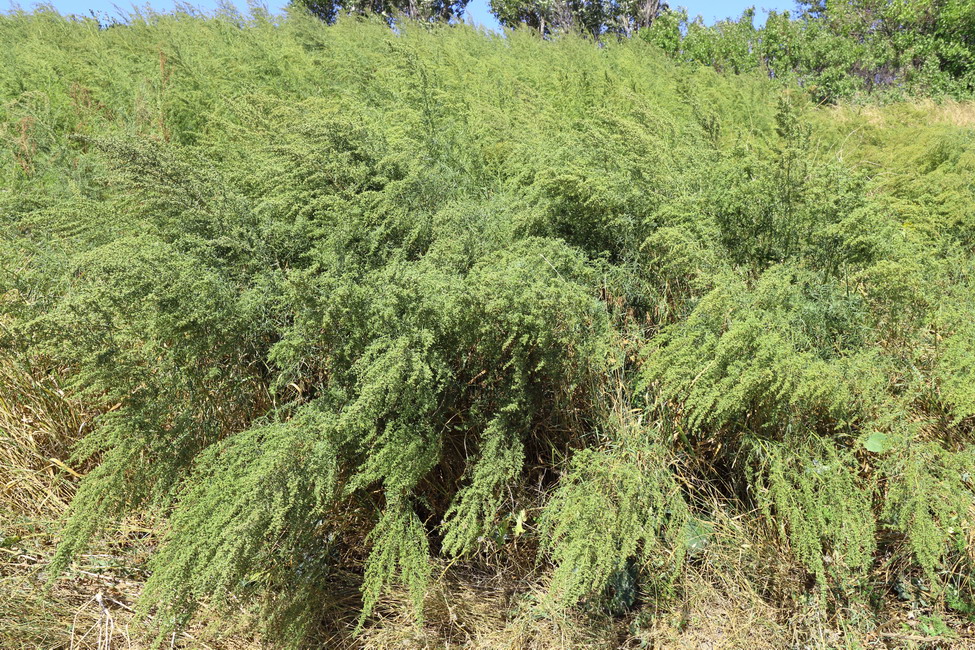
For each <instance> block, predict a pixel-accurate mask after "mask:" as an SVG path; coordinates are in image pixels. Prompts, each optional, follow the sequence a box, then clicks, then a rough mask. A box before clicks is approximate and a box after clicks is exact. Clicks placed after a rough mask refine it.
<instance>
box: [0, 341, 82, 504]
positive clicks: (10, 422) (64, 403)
mask: <svg viewBox="0 0 975 650" xmlns="http://www.w3.org/2000/svg"><path fill="white" fill-rule="evenodd" d="M87 421H88V417H87V415H86V414H85V413H84V411H83V409H82V408H81V406H80V405H79V404H77V403H76V402H74V401H72V400H71V399H69V398H68V397H67V396H66V395H65V393H64V391H63V390H61V388H60V386H59V385H58V381H57V377H56V375H55V374H53V373H40V372H36V371H34V370H33V369H32V368H31V367H30V366H29V365H28V363H27V362H26V361H24V360H16V359H14V358H12V357H11V356H0V508H3V509H5V510H9V511H10V513H11V515H23V516H32V517H36V516H41V517H44V516H50V515H58V514H61V513H63V512H64V510H65V509H66V508H67V504H68V501H69V500H70V499H71V495H72V494H73V492H74V487H73V481H74V480H75V479H77V478H78V477H79V476H80V474H79V473H78V472H77V471H76V470H74V469H72V468H71V467H69V466H68V464H67V458H68V455H69V452H70V449H71V446H72V445H73V444H74V443H75V441H77V440H78V438H79V437H80V436H81V435H82V434H83V432H84V428H85V426H86V423H87Z"/></svg>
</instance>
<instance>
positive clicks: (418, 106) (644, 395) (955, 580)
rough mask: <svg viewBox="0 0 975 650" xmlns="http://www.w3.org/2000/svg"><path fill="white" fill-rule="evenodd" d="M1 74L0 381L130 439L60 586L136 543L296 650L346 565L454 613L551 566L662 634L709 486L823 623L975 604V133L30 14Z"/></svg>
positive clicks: (80, 503) (516, 49) (255, 20)
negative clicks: (793, 580) (452, 584)
mask: <svg viewBox="0 0 975 650" xmlns="http://www.w3.org/2000/svg"><path fill="white" fill-rule="evenodd" d="M0 44H2V45H3V47H2V54H0V57H2V61H3V64H2V65H0V143H2V147H0V179H2V184H0V228H2V230H0V232H2V237H0V345H2V355H0V358H11V359H13V358H18V359H23V360H30V362H31V364H32V367H33V368H35V369H37V368H47V369H50V372H51V373H55V372H56V373H58V374H59V376H60V377H62V381H61V385H62V386H63V387H64V389H65V390H66V391H67V393H68V394H70V396H71V398H72V399H76V400H80V401H82V402H83V403H85V404H86V407H87V408H88V409H89V410H90V411H91V412H93V413H98V415H97V417H96V418H95V419H94V421H93V422H92V423H91V425H90V427H91V428H90V430H89V431H88V433H87V435H86V436H85V437H84V440H83V442H82V443H81V445H80V446H79V447H78V449H77V450H76V452H75V456H74V458H75V463H76V466H77V467H79V468H80V467H92V469H91V470H90V471H89V472H88V473H87V475H86V476H85V478H84V480H83V481H82V482H81V484H80V486H79V489H78V492H77V494H76V496H75V497H74V500H73V503H72V505H71V508H70V512H69V514H68V517H67V520H66V523H65V525H64V528H63V531H62V540H61V544H60V548H59V551H58V554H57V556H56V558H55V561H54V565H53V567H52V569H53V572H57V571H64V570H66V569H68V568H69V567H70V566H71V562H72V558H73V557H76V556H77V554H78V553H80V552H82V550H83V549H84V548H85V547H86V545H88V544H89V543H90V542H91V541H92V539H94V538H95V537H96V536H97V535H99V533H100V531H101V530H103V529H104V528H105V527H106V526H108V525H109V524H110V523H111V522H112V521H114V520H116V519H118V518H120V517H124V516H126V515H128V514H131V513H134V512H139V513H145V514H146V515H148V516H150V517H151V518H152V520H153V521H154V522H155V526H156V527H157V529H158V531H159V534H160V538H161V542H160V545H159V547H158V548H157V550H156V551H155V553H154V555H153V556H152V558H151V560H150V569H151V577H150V578H149V581H148V584H147V585H146V588H145V592H144V595H143V603H142V604H143V608H144V611H145V612H150V611H152V612H156V614H157V616H156V620H158V621H161V622H163V623H164V624H165V625H167V626H180V625H184V624H186V623H187V622H188V621H189V620H190V618H191V617H192V615H193V613H194V610H195V608H196V607H197V606H198V603H200V602H201V601H208V602H210V603H215V604H219V603H221V602H224V603H227V602H236V600H237V599H241V598H243V599H248V600H251V601H254V602H260V603H262V604H263V605H264V606H265V607H266V612H267V617H266V618H265V619H264V620H267V621H268V622H269V623H270V624H271V625H270V628H271V633H272V634H274V635H277V637H278V638H280V639H283V640H287V641H289V642H293V643H300V642H301V640H302V638H304V636H305V634H306V633H307V632H308V630H309V629H310V626H311V625H313V624H314V623H315V622H316V620H317V618H316V617H317V616H319V615H320V612H321V611H322V608H323V606H324V603H326V602H327V601H328V599H329V598H330V597H331V593H330V589H329V582H330V580H331V576H332V575H333V572H335V571H336V570H338V569H342V570H352V571H356V572H358V573H359V574H360V575H361V576H362V611H361V620H362V621H366V620H367V619H368V617H369V616H370V613H371V612H372V611H373V609H374V607H375V606H376V605H377V603H378V602H379V601H380V599H381V598H382V596H383V594H384V593H385V592H386V590H388V589H389V587H390V586H391V585H394V584H403V585H405V586H406V587H407V589H408V592H409V593H410V595H411V598H412V601H413V603H414V606H415V609H416V615H417V616H418V617H422V616H423V603H424V595H425V593H426V589H427V585H428V584H429V582H430V580H431V574H432V570H433V569H432V566H433V565H432V562H431V559H432V558H434V557H439V558H444V559H447V560H450V561H453V562H460V563H466V564H467V565H469V566H470V567H472V570H486V568H485V565H486V564H487V563H488V562H490V561H497V558H502V560H503V558H504V557H505V556H506V555H508V554H509V553H510V554H513V553H515V552H516V551H517V552H518V553H519V554H523V553H524V552H525V549H528V550H529V551H530V552H531V553H532V554H533V557H534V561H535V563H536V565H537V566H539V567H541V568H542V570H543V571H545V570H547V568H550V569H551V572H550V574H551V575H550V579H549V581H548V583H549V585H550V589H549V598H550V600H551V604H552V605H553V606H554V607H561V608H568V607H575V606H577V605H579V604H580V603H597V602H598V601H599V599H600V598H602V597H603V596H604V594H605V592H606V589H607V585H608V584H609V583H610V582H612V581H614V580H617V579H618V577H619V575H620V572H621V571H625V572H631V573H634V574H636V575H637V576H639V578H640V581H641V584H643V585H644V592H645V593H646V594H652V597H653V598H656V599H667V598H669V597H673V596H675V594H679V590H680V576H681V570H682V567H684V566H685V565H686V563H688V562H692V561H694V557H693V556H694V551H695V549H697V548H698V547H699V546H700V545H701V544H702V543H703V542H702V537H703V536H706V531H707V530H708V527H707V525H706V520H707V519H708V517H709V516H710V515H709V513H708V512H707V511H706V510H704V509H703V504H704V500H703V498H702V494H703V491H704V487H705V486H706V487H707V490H708V493H709V494H715V493H716V494H719V495H720V497H721V503H722V504H723V505H722V507H723V508H726V509H727V510H728V511H729V512H742V513H744V512H754V513H757V516H759V517H761V518H762V520H763V521H764V522H765V523H766V524H767V525H768V527H769V528H770V529H772V530H774V531H776V534H777V535H778V536H779V539H780V540H781V544H782V545H783V547H784V548H786V549H788V552H789V553H791V554H792V555H793V556H794V558H795V560H796V562H798V563H799V564H800V565H801V566H803V567H804V570H805V571H807V572H808V576H809V581H808V584H807V586H806V587H805V588H806V589H808V590H809V591H810V592H811V593H812V594H814V595H818V597H821V598H823V599H824V600H825V601H826V602H836V599H837V594H838V593H841V594H842V598H844V599H850V600H855V599H858V598H864V599H865V598H866V597H867V595H866V594H867V592H868V591H876V590H877V589H880V590H884V589H892V588H893V587H892V586H891V585H887V584H885V583H883V582H882V579H880V578H877V576H878V575H886V573H885V572H886V571H887V570H888V569H891V568H893V569H896V570H897V571H899V572H914V573H915V574H917V575H918V576H922V579H923V580H925V581H927V582H928V583H929V584H930V585H931V586H932V589H931V593H932V594H935V595H934V596H932V597H933V598H940V596H937V594H944V593H945V591H944V589H941V590H940V591H939V589H938V588H935V587H938V586H950V587H951V589H952V591H951V593H952V594H954V595H955V596H957V599H958V600H956V602H964V601H965V600H966V599H969V600H970V598H971V593H970V589H971V575H972V573H971V571H972V560H973V557H972V554H971V546H970V543H969V540H970V536H971V534H972V531H973V527H972V514H973V502H972V499H973V492H972V490H973V482H972V476H971V473H970V472H971V466H972V465H971V463H972V460H973V454H972V452H973V439H972V423H973V422H975V420H973V417H975V397H973V395H972V388H971V385H972V380H973V379H975V377H973V374H972V373H973V372H975V349H973V343H972V327H971V322H970V321H971V314H972V313H973V310H975V286H973V284H972V283H973V281H975V280H973V274H972V271H973V268H975V257H973V254H972V243H973V242H975V213H973V212H972V210H971V207H970V206H971V205H973V204H975V203H973V199H975V196H973V189H972V187H971V183H970V178H971V171H972V165H973V162H972V161H973V158H972V154H971V142H972V137H971V130H970V128H969V127H968V126H965V125H964V122H963V121H961V122H962V126H958V122H959V120H955V121H954V122H952V121H950V120H942V121H940V122H937V123H930V124H929V123H927V122H928V120H926V119H923V118H921V117H915V119H914V120H913V121H912V120H911V119H901V118H900V117H897V116H896V115H895V116H894V119H892V120H890V122H889V123H888V122H885V121H884V119H882V117H878V116H877V115H874V114H866V113H857V112H854V111H849V112H842V111H838V110H835V109H828V108H822V107H816V105H815V101H814V100H812V99H810V97H809V96H808V95H805V94H800V93H797V92H792V93H790V92H784V91H782V89H781V88H780V87H779V86H777V85H776V84H774V83H773V82H771V81H769V80H768V79H762V78H761V77H760V76H748V75H744V76H740V77H739V76H722V75H721V74H719V73H718V72H717V71H715V70H714V69H710V68H706V67H700V66H688V65H685V64H678V63H674V62H673V61H672V60H670V59H668V58H667V56H666V55H665V54H664V53H661V52H660V50H659V49H658V48H656V47H655V46H653V45H651V44H648V43H647V42H645V41H644V40H643V39H631V40H628V41H623V42H610V43H606V44H605V46H602V47H594V46H593V44H592V43H591V42H590V41H588V40H586V39H584V38H581V37H566V38H563V39H557V40H553V41H546V40H541V39H538V38H537V37H536V36H534V35H532V34H530V33H527V32H523V31H515V32H513V33H510V34H508V35H507V37H506V38H501V37H497V36H492V35H488V34H485V33H482V32H478V31H476V30H474V29H471V28H468V27H464V26H446V25H440V26H432V27H431V26H429V25H413V24H403V25H400V26H399V27H398V29H397V30H395V31H393V30H390V29H389V28H388V26H387V24H386V23H385V22H384V21H382V20H363V19H354V18H349V19H342V20H339V21H338V22H337V23H336V24H335V25H333V26H326V25H324V24H322V23H321V22H320V21H317V20H315V19H312V18H310V17H306V16H301V15H292V16H289V17H286V18H281V19H277V18H271V17H268V16H266V15H263V14H260V13H258V14H255V15H253V16H251V17H242V16H236V15H222V16H218V17H211V18H203V17H198V16H189V15H185V14H179V13H177V14H170V15H158V16H156V15H154V16H144V17H142V18H141V19H133V20H132V21H130V22H129V23H128V24H124V25H117V26H114V27H111V28H109V29H103V28H101V27H100V26H99V25H98V24H97V23H95V22H94V21H91V20H75V19H66V18H63V17H61V16H59V15H57V14H55V13H53V12H50V11H46V10H40V11H37V12H34V13H31V14H25V13H19V14H15V15H9V16H2V17H0ZM890 110H892V111H894V110H905V111H906V110H908V109H900V108H892V109H890ZM958 110H959V111H961V110H963V109H962V108H959V109H958ZM964 110H968V111H970V110H971V109H970V108H967V107H965V108H964ZM882 115H883V114H882ZM4 376H5V375H3V374H0V382H2V381H3V377H4ZM8 388H9V387H8V386H6V385H5V384H2V383H0V390H8ZM702 522H703V523H702ZM512 523H513V524H514V526H513V527H512ZM489 558H494V559H493V560H491V559H489ZM775 559H776V558H769V561H774V560H775ZM878 581H880V582H878Z"/></svg>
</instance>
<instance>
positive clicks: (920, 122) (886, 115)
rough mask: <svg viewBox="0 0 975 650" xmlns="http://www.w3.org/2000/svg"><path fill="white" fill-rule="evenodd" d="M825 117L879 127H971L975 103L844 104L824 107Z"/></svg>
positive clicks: (974, 114)
mask: <svg viewBox="0 0 975 650" xmlns="http://www.w3.org/2000/svg"><path fill="white" fill-rule="evenodd" d="M826 110H827V113H826V115H827V116H828V119H830V120H833V121H838V122H844V123H853V122H855V123H859V124H862V123H865V124H869V125H870V126H875V127H879V128H884V127H890V126H905V125H915V126H926V125H930V124H947V125H951V126H957V127H966V128H967V127H972V126H975V102H970V101H955V100H949V99H946V100H942V101H937V102H936V101H934V100H933V99H918V100H914V101H911V102H900V103H897V104H894V105H887V106H885V105H876V104H872V105H855V104H847V105H840V106H835V107H831V108H828V109H826Z"/></svg>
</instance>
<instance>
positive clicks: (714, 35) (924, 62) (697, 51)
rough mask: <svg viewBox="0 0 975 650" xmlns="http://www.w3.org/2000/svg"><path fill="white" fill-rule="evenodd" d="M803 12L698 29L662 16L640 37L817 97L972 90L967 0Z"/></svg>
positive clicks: (906, 0)
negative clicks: (755, 72) (759, 21)
mask: <svg viewBox="0 0 975 650" xmlns="http://www.w3.org/2000/svg"><path fill="white" fill-rule="evenodd" d="M798 4H799V5H801V6H804V11H801V12H800V13H799V14H798V15H790V12H788V11H784V12H776V11H772V12H770V13H769V15H768V17H767V20H766V22H765V24H764V25H763V26H762V27H761V28H756V27H755V26H754V24H753V20H754V17H755V12H754V10H749V11H746V12H745V13H744V15H742V16H741V18H739V19H737V20H730V19H729V20H726V21H723V22H719V23H718V24H716V25H714V26H705V25H704V24H703V23H702V21H701V20H700V19H699V18H698V19H690V18H689V17H688V15H687V13H686V12H685V11H670V12H666V13H664V14H663V15H662V16H660V18H659V19H658V20H657V21H655V22H654V24H653V25H652V27H651V28H650V29H649V30H646V31H645V32H644V33H643V37H645V38H647V39H648V40H649V41H651V42H653V43H656V44H657V45H659V46H661V47H662V48H664V49H665V50H667V51H668V52H670V53H671V54H672V55H673V56H675V57H676V58H678V59H680V60H686V61H693V62H697V63H705V64H708V65H715V66H718V67H720V68H721V69H724V70H729V71H733V72H742V71H746V70H761V71H762V72H764V73H766V74H768V75H769V76H770V77H772V78H776V79H780V80H783V81H785V82H787V83H790V84H798V85H800V86H803V87H804V88H808V89H809V90H810V92H811V93H812V94H813V96H814V97H815V98H817V99H821V100H832V101H835V100H836V99H837V98H842V97H851V96H857V95H865V94H869V93H879V94H882V95H889V96H893V97H899V98H901V99H903V98H905V97H910V96H915V95H917V94H919V93H920V94H926V95H927V94H932V95H954V96H970V95H971V93H972V91H973V90H975V76H973V69H972V61H973V56H975V5H973V4H972V3H971V2H967V1H965V0H947V1H941V0H895V1H891V0H852V1H851V0H835V1H834V0H824V1H815V2H799V3H798Z"/></svg>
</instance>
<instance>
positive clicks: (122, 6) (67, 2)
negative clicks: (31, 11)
mask: <svg viewBox="0 0 975 650" xmlns="http://www.w3.org/2000/svg"><path fill="white" fill-rule="evenodd" d="M220 1H221V0H190V1H189V2H188V4H191V5H193V6H195V7H199V8H201V9H204V10H206V9H214V8H216V6H217V5H218V4H219V3H220ZM224 1H232V2H233V3H234V4H236V5H237V6H238V7H240V8H241V9H244V10H246V8H247V1H248V0H224ZM488 1H489V0H471V1H470V3H469V4H468V5H467V12H466V16H467V19H468V20H470V21H472V22H474V23H476V24H479V25H484V26H486V27H490V28H492V29H497V25H498V23H497V21H496V20H495V19H494V16H492V15H491V12H490V10H489V9H488ZM287 2H288V0H260V3H261V4H266V5H267V7H268V9H270V10H271V12H277V11H279V10H280V9H281V8H282V7H284V5H286V4H287ZM2 3H4V0H0V6H2ZM7 3H8V4H9V6H13V3H11V2H9V0H7ZM20 4H21V5H22V6H23V7H24V8H29V7H31V6H33V5H34V4H35V3H34V2H33V1H32V0H23V1H22V2H21V3H20ZM45 4H50V5H53V6H54V8H55V9H57V10H58V11H60V12H61V13H63V14H81V15H89V12H90V11H91V10H94V11H96V12H99V13H102V12H104V13H108V14H109V15H115V16H118V15H124V14H126V13H127V12H128V11H130V10H131V8H132V6H133V5H137V6H145V5H146V4H148V5H150V6H151V7H152V8H153V9H156V10H157V11H167V10H171V9H172V8H173V6H174V4H175V2H174V0H151V1H150V2H148V3H146V2H145V0H140V1H138V2H132V1H131V0H128V1H126V0H46V2H45ZM671 4H672V6H684V7H686V8H687V11H688V13H689V14H691V15H692V16H694V15H697V14H700V15H701V16H702V17H703V18H704V20H705V22H706V23H708V24H711V23H713V22H714V21H715V20H720V19H722V18H728V17H738V16H740V15H741V12H742V11H744V9H745V8H746V7H751V6H755V7H756V8H757V9H758V12H757V13H758V16H757V17H756V18H757V20H756V22H757V23H762V22H764V17H765V12H764V11H763V10H772V9H776V10H779V11H781V10H783V9H790V10H791V9H794V3H793V2H792V1H791V0H789V1H781V0H766V1H765V2H761V1H759V2H755V1H752V2H745V1H739V0H723V1H718V0H685V1H684V2H681V1H680V0H677V1H676V2H672V3H671Z"/></svg>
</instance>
